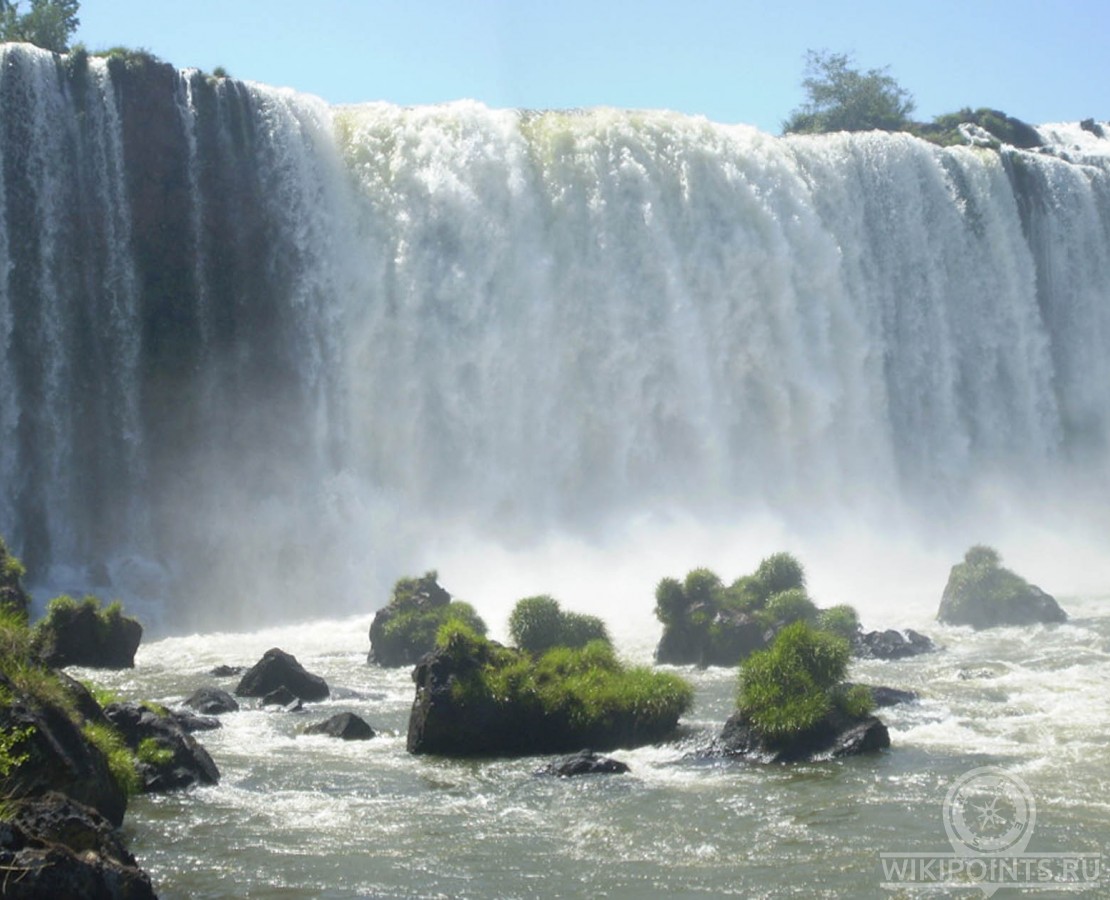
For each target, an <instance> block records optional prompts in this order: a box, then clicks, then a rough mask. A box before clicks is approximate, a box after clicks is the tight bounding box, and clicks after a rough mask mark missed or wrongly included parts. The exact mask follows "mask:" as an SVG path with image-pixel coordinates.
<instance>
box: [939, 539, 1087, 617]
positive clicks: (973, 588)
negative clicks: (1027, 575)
mask: <svg viewBox="0 0 1110 900" xmlns="http://www.w3.org/2000/svg"><path fill="white" fill-rule="evenodd" d="M1001 561H1002V560H1001V557H1000V556H999V554H998V552H997V551H996V550H994V549H992V548H990V547H985V546H982V545H979V546H975V547H972V548H971V549H970V550H968V551H967V553H966V554H965V555H964V561H963V562H961V563H957V564H956V565H954V566H953V567H952V571H951V572H950V573H949V575H948V583H947V584H946V585H945V587H944V594H943V596H942V597H941V601H940V609H939V610H938V611H937V619H938V620H939V621H941V622H944V623H945V624H947V625H970V626H971V627H972V628H975V629H977V630H978V629H982V628H995V627H998V626H1003V625H1036V624H1050V623H1055V622H1066V621H1067V618H1068V616H1067V613H1065V612H1064V610H1062V609H1061V608H1060V605H1059V604H1058V603H1057V602H1056V600H1055V598H1053V597H1052V596H1050V595H1049V594H1046V593H1045V592H1044V591H1042V590H1041V589H1040V588H1039V587H1037V586H1036V585H1032V584H1029V582H1027V581H1026V580H1025V579H1024V578H1022V577H1021V576H1019V575H1017V574H1015V573H1014V572H1011V571H1010V570H1009V569H1006V568H1004V567H1003V566H1002V565H1001Z"/></svg>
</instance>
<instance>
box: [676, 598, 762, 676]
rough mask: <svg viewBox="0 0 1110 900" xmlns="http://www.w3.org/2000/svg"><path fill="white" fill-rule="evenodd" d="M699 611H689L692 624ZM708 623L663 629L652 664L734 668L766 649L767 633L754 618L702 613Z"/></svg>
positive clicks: (726, 612) (728, 612)
mask: <svg viewBox="0 0 1110 900" xmlns="http://www.w3.org/2000/svg"><path fill="white" fill-rule="evenodd" d="M701 611H702V610H701V607H700V606H697V605H695V606H694V607H692V608H691V610H690V619H691V620H696V619H697V615H698V613H699V612H701ZM705 612H706V614H711V615H712V616H713V618H712V621H711V622H710V623H709V624H707V625H703V626H701V627H697V626H694V625H692V624H689V622H683V623H676V624H674V625H671V626H669V627H664V629H663V636H662V637H661V638H660V639H659V644H658V645H657V646H656V648H655V661H656V662H657V663H660V664H661V665H674V666H683V665H696V666H703V667H704V666H735V665H738V664H739V662H740V661H741V660H742V659H744V658H745V657H747V656H749V655H750V654H752V653H753V652H755V651H756V650H762V649H763V648H764V647H766V646H767V640H768V637H769V632H768V629H767V628H765V627H764V626H762V625H760V624H759V623H758V622H757V621H756V620H755V618H753V617H752V616H750V615H747V614H746V613H742V612H736V611H734V610H717V611H716V612H714V611H712V610H705Z"/></svg>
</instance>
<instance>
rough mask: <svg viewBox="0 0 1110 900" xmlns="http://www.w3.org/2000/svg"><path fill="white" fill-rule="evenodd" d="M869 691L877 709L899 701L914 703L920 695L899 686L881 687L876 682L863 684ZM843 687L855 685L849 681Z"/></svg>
mask: <svg viewBox="0 0 1110 900" xmlns="http://www.w3.org/2000/svg"><path fill="white" fill-rule="evenodd" d="M863 686H864V687H866V688H867V689H868V690H870V691H871V699H872V700H874V701H875V706H876V707H877V708H879V709H881V708H883V707H886V706H897V705H898V704H899V703H916V702H917V701H918V700H919V699H920V697H919V696H918V695H917V694H916V693H915V692H914V691H904V690H902V689H901V688H892V687H883V686H881V685H877V684H865V685H863ZM844 687H845V689H848V690H850V689H851V688H853V687H855V685H854V684H852V683H851V682H845V684H844Z"/></svg>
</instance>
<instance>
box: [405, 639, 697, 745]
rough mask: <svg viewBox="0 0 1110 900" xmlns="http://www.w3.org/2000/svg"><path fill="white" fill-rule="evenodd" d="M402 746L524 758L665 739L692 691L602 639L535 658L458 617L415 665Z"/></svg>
mask: <svg viewBox="0 0 1110 900" xmlns="http://www.w3.org/2000/svg"><path fill="white" fill-rule="evenodd" d="M413 680H414V681H415V682H416V698H415V700H414V702H413V707H412V714H411V715H410V717H409V729H408V750H409V752H410V753H417V754H439V755H444V756H524V755H530V754H539V753H566V752H570V751H574V750H578V749H581V748H582V747H591V748H595V749H597V750H612V749H615V748H617V747H638V746H643V745H645V744H652V743H657V742H660V741H663V740H666V739H667V738H669V737H670V736H671V735H672V734H673V733H674V730H675V728H676V726H677V725H678V719H679V716H681V715H682V713H684V712H685V711H686V710H687V709H688V708H689V706H690V704H691V702H692V700H693V689H692V688H691V687H690V685H689V684H687V683H686V682H685V681H684V680H682V679H681V678H678V677H677V676H675V675H672V674H669V673H664V672H654V671H652V670H651V669H649V668H645V667H626V666H624V665H623V664H621V663H620V662H619V661H618V660H617V659H616V657H615V656H614V655H613V650H612V648H611V647H609V646H608V645H607V644H605V643H604V642H602V641H594V642H592V643H590V644H588V645H587V646H586V647H584V648H581V649H578V650H575V649H570V648H567V647H557V648H555V649H553V650H550V651H548V652H547V653H545V654H544V655H543V656H541V657H539V658H538V659H537V658H536V657H534V656H532V655H531V654H529V653H525V652H522V651H518V650H513V649H510V648H507V647H502V646H501V645H500V644H496V643H494V642H492V641H488V640H486V639H485V638H483V637H480V636H478V635H476V634H475V633H474V632H473V631H470V630H469V629H467V628H466V627H465V626H463V625H460V624H459V623H452V624H449V625H447V626H445V627H444V629H443V631H442V632H441V634H440V638H439V643H438V645H437V647H436V649H435V650H434V651H433V652H432V653H429V654H428V655H426V656H425V657H424V658H423V659H421V661H420V663H419V664H418V665H417V666H416V668H415V670H414V671H413Z"/></svg>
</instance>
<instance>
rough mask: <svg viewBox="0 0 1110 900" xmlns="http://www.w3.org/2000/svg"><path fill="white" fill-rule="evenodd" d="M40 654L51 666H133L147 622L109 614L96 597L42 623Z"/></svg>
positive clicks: (40, 625)
mask: <svg viewBox="0 0 1110 900" xmlns="http://www.w3.org/2000/svg"><path fill="white" fill-rule="evenodd" d="M38 638H39V641H40V655H41V656H42V658H43V660H44V661H45V662H46V664H47V665H48V666H54V667H59V668H60V667H62V666H90V667H93V668H99V669H130V668H133V667H134V665H135V651H136V650H138V649H139V644H140V643H141V641H142V639H143V626H142V625H140V624H139V622H138V620H137V619H132V618H131V617H130V616H125V615H122V614H114V615H112V614H106V612H105V610H102V609H101V608H100V604H99V602H98V601H95V598H89V599H87V600H85V601H83V602H81V603H75V604H74V605H73V606H72V607H68V608H66V609H65V610H64V611H62V612H59V613H55V612H53V611H52V612H51V613H50V614H48V615H47V617H46V618H45V619H44V620H43V621H42V622H41V623H40V624H39V626H38Z"/></svg>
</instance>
